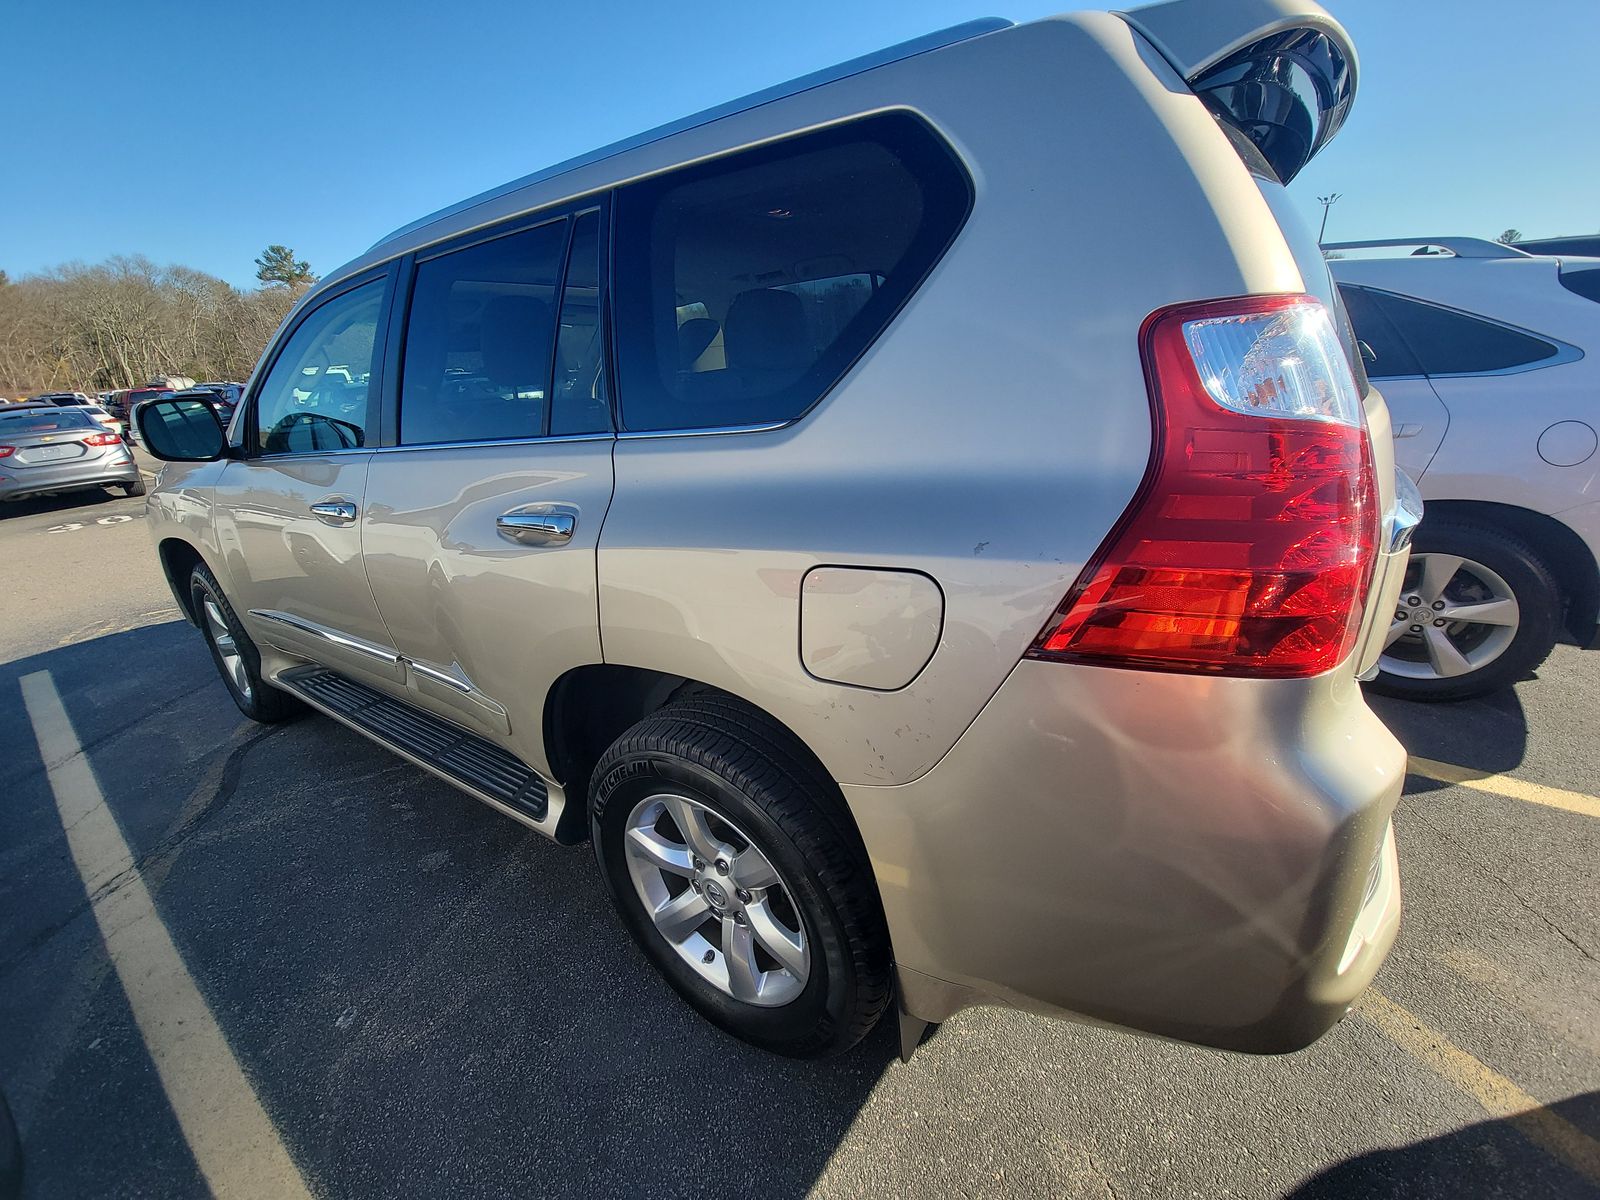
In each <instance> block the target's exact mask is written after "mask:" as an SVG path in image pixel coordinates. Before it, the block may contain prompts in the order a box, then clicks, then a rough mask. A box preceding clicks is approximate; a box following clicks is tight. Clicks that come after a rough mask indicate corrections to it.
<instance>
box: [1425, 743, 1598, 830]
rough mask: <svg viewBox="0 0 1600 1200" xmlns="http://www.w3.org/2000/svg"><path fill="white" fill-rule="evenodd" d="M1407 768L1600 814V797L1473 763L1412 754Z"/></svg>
mask: <svg viewBox="0 0 1600 1200" xmlns="http://www.w3.org/2000/svg"><path fill="white" fill-rule="evenodd" d="M1406 770H1407V771H1408V772H1410V773H1411V774H1412V775H1421V776H1422V777H1423V778H1424V779H1432V780H1434V781H1435V782H1436V783H1450V784H1455V785H1456V786H1458V787H1467V788H1472V789H1474V790H1475V791H1479V792H1489V793H1490V794H1492V795H1495V796H1504V797H1506V799H1508V800H1526V801H1527V802H1528V803H1529V804H1542V805H1544V806H1545V807H1546V808H1559V809H1561V810H1562V811H1563V812H1570V813H1578V814H1580V815H1581V816H1585V817H1600V800H1596V799H1595V798H1594V797H1593V796H1586V795H1584V794H1583V793H1582V792H1569V791H1567V790H1566V789H1565V788H1556V787H1546V786H1545V785H1544V784H1542V783H1529V782H1528V781H1527V780H1526V779H1518V778H1516V777H1515V776H1513V775H1496V774H1492V773H1491V772H1488V771H1475V770H1473V769H1472V768H1471V767H1458V766H1456V765H1455V763H1447V762H1438V761H1436V760H1434V759H1431V758H1418V757H1417V756H1416V755H1415V754H1413V755H1412V756H1411V759H1410V761H1409V762H1408V763H1407V764H1406Z"/></svg>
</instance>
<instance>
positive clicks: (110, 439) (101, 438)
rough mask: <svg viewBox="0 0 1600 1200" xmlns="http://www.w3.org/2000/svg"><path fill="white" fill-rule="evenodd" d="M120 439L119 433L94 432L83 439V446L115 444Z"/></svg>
mask: <svg viewBox="0 0 1600 1200" xmlns="http://www.w3.org/2000/svg"><path fill="white" fill-rule="evenodd" d="M121 440H122V435H121V434H120V433H96V434H92V435H90V436H89V437H86V438H84V439H83V444H84V445H85V446H115V445H116V444H117V443H118V442H120V441H121Z"/></svg>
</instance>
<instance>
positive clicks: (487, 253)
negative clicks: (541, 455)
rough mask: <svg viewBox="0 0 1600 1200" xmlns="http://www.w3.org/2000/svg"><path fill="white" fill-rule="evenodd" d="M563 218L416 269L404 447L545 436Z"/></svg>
mask: <svg viewBox="0 0 1600 1200" xmlns="http://www.w3.org/2000/svg"><path fill="white" fill-rule="evenodd" d="M567 225H568V222H567V220H566V218H564V217H563V218H560V219H558V220H554V221H547V222H546V223H545V224H543V225H538V226H535V227H534V228H532V229H525V230H523V231H522V232H520V233H512V234H506V235H503V236H501V237H496V238H493V239H491V240H489V241H485V242H479V243H477V244H476V245H472V246H467V247H465V248H463V249H460V250H454V251H450V252H448V253H445V254H441V255H438V256H437V257H434V258H429V259H426V260H424V261H423V262H420V263H418V264H417V274H416V282H415V283H414V284H413V285H412V291H411V312H410V316H409V317H408V318H407V321H406V341H405V366H404V368H403V370H402V371H401V383H400V441H401V443H402V444H404V445H410V446H415V445H425V444H428V443H437V442H481V441H498V440H503V439H514V438H531V437H539V436H541V435H542V434H543V433H544V429H545V419H546V415H547V411H546V410H547V393H548V391H549V388H550V362H551V352H552V347H553V346H554V342H555V331H556V304H557V301H558V299H559V297H558V295H557V291H558V284H559V281H560V277H561V260H562V256H563V255H564V254H565V252H566V248H567Z"/></svg>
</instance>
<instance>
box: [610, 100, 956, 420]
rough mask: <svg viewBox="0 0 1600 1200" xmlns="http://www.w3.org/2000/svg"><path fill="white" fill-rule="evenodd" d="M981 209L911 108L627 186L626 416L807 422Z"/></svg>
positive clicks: (621, 230) (620, 219)
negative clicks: (974, 209) (805, 416)
mask: <svg viewBox="0 0 1600 1200" xmlns="http://www.w3.org/2000/svg"><path fill="white" fill-rule="evenodd" d="M970 203H971V191H970V184H969V182H968V180H967V177H966V175H965V173H964V172H963V171H962V169H961V168H960V167H959V166H958V165H957V164H956V162H955V160H954V159H953V158H952V157H951V156H950V154H949V152H948V150H946V149H945V147H944V146H943V144H942V143H941V142H939V141H938V140H937V139H936V138H935V137H934V136H933V134H932V133H931V132H930V131H929V130H928V129H927V128H926V127H925V126H924V125H923V124H922V123H921V122H920V121H918V120H916V119H915V118H912V117H908V116H903V115H894V116H884V117H874V118H870V119H868V120H864V121H858V122H854V123H852V124H850V125H848V126H843V127H840V128H838V129H832V130H826V131H824V132H821V133H816V134H807V135H805V136H802V137H797V138H793V139H790V140H789V141H786V142H782V143H780V144H778V145H776V146H768V147H763V148H761V149H759V150H753V151H748V152H746V153H743V154H739V155H735V156H733V157H731V158H728V159H723V160H719V161H717V162H714V163H708V164H705V165H703V166H699V167H693V168H688V169H686V170H683V171H678V172H674V173H672V174H670V175H667V176H664V177H662V178H660V179H657V180H651V181H648V182H646V183H642V184H635V185H633V186H631V187H627V188H624V189H622V192H621V193H620V195H619V209H618V214H617V232H616V245H617V250H616V265H615V267H614V271H613V274H614V276H615V280H616V313H617V331H618V332H617V342H618V363H617V365H618V374H619V379H618V387H619V389H620V392H621V403H622V417H623V424H624V425H625V426H626V428H628V429H633V430H653V429H694V428H706V427H711V426H739V425H762V424H774V423H778V422H782V421H787V420H790V419H792V418H794V417H797V416H799V415H800V414H801V413H803V412H804V411H805V410H806V409H807V408H809V407H810V406H811V405H812V404H814V403H816V401H817V400H818V399H819V398H821V396H822V395H823V393H824V392H826V391H827V389H828V388H829V387H830V386H832V384H833V382H834V381H835V380H836V379H838V378H839V376H840V375H841V374H843V373H844V371H846V370H847V369H848V368H849V366H850V364H851V363H852V362H853V361H854V360H855V359H856V357H857V356H859V355H860V354H861V352H862V351H863V350H865V349H866V347H867V346H868V344H870V343H871V341H872V340H873V339H874V338H875V337H876V336H877V335H878V334H879V333H880V332H882V330H883V329H884V327H885V326H886V325H887V324H888V323H889V321H890V320H891V319H892V318H893V317H894V314H895V312H896V311H897V310H898V309H899V307H900V306H901V304H903V303H904V302H905V301H906V299H907V298H908V297H909V296H910V295H911V293H912V292H913V291H914V290H915V289H916V287H917V285H918V284H919V283H920V282H921V281H922V278H923V276H925V275H926V274H927V272H928V271H929V270H930V269H931V268H932V266H933V264H934V263H935V262H936V261H937V260H938V258H939V256H940V254H942V253H943V252H944V248H945V247H946V246H947V245H948V244H949V243H950V240H951V238H953V237H954V236H955V233H956V230H957V229H958V228H959V227H960V225H961V222H962V221H963V220H964V219H965V217H966V213H967V209H968V207H969V205H970Z"/></svg>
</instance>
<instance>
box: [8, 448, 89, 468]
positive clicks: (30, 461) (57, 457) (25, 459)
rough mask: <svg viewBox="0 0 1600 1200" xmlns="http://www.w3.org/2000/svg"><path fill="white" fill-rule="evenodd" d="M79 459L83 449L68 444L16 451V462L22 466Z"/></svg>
mask: <svg viewBox="0 0 1600 1200" xmlns="http://www.w3.org/2000/svg"><path fill="white" fill-rule="evenodd" d="M81 457H83V447H82V446H81V445H73V444H72V443H70V442H69V443H67V444H64V445H60V446H29V447H28V448H27V449H26V450H18V451H17V462H18V463H19V464H21V465H23V466H32V465H34V464H35V463H47V462H60V461H61V460H62V459H66V458H81Z"/></svg>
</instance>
